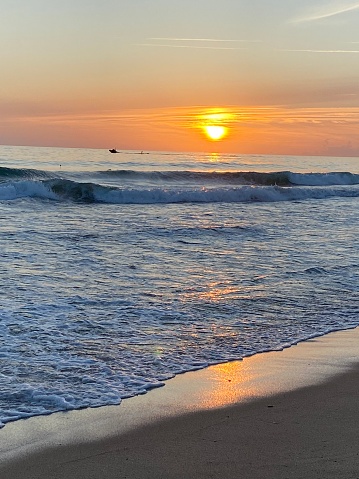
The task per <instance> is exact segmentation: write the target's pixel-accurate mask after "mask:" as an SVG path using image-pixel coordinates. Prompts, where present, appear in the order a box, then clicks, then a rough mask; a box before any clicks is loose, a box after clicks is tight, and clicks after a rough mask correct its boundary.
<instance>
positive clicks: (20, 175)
mask: <svg viewBox="0 0 359 479" xmlns="http://www.w3.org/2000/svg"><path fill="white" fill-rule="evenodd" d="M53 176H54V175H53V174H52V173H49V172H47V171H42V170H33V169H29V168H7V167H0V182H4V181H8V180H9V179H25V178H26V179H32V178H51V177H53Z"/></svg>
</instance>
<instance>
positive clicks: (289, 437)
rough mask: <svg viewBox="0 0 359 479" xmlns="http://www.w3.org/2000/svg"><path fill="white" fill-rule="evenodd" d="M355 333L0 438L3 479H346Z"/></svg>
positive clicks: (357, 457) (352, 462)
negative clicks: (118, 404) (323, 478)
mask: <svg viewBox="0 0 359 479" xmlns="http://www.w3.org/2000/svg"><path fill="white" fill-rule="evenodd" d="M358 352H359V330H358V329H355V330H349V331H342V332H338V333H333V334H329V335H327V336H324V337H322V338H319V339H316V340H311V341H307V342H304V343H300V344H299V345H297V346H294V347H291V348H288V349H286V350H284V351H280V352H271V353H264V354H258V355H256V356H253V357H251V358H247V359H245V360H243V361H236V362H231V363H225V364H221V365H217V366H213V367H210V368H207V369H205V370H202V371H196V372H192V373H186V374H183V375H180V376H178V377H176V378H174V379H172V380H170V381H168V382H167V383H166V386H165V387H164V388H161V389H158V390H154V391H151V392H150V393H148V394H146V395H144V396H139V397H136V398H132V399H129V400H125V401H123V403H122V404H121V405H120V406H111V407H103V408H98V409H88V410H83V411H74V412H69V413H57V414H53V415H51V416H46V417H37V418H31V419H29V420H21V421H17V422H15V423H10V424H8V425H6V426H5V428H3V429H2V430H1V431H0V458H1V465H0V477H4V478H5V477H6V478H7V479H23V478H26V479H35V478H36V479H45V478H46V479H48V478H51V479H63V478H66V479H69V478H76V479H82V478H86V479H88V478H99V479H100V478H101V479H103V478H106V479H115V478H116V479H117V478H119V477H121V478H127V479H132V478H133V479H134V478H136V479H142V478H147V479H152V478H156V479H159V478H168V479H171V478H173V479H175V478H176V479H177V478H178V479H179V478H194V479H196V478H210V477H214V478H217V477H218V478H219V477H220V478H223V479H233V478H237V477H241V478H251V479H256V478H276V479H281V478H304V477H306V478H307V477H310V478H311V479H315V478H319V477H321V478H322V477H326V478H328V477H329V478H331V477H333V478H346V479H350V478H356V479H357V478H358V477H359V473H358V471H359V449H358V440H359V426H358V425H357V417H359V399H358V398H359V393H358V391H359V361H358V357H359V356H358Z"/></svg>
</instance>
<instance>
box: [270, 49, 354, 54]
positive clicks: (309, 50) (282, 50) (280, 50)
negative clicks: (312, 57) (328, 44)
mask: <svg viewBox="0 0 359 479" xmlns="http://www.w3.org/2000/svg"><path fill="white" fill-rule="evenodd" d="M276 51H277V52H304V53H359V50H315V49H307V50H305V49H303V50H301V49H297V50H294V49H293V50H290V49H279V50H276Z"/></svg>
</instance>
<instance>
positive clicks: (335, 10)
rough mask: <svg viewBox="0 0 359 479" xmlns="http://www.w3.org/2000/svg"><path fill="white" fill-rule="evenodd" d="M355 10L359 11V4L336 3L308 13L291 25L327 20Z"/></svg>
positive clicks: (293, 20)
mask: <svg viewBox="0 0 359 479" xmlns="http://www.w3.org/2000/svg"><path fill="white" fill-rule="evenodd" d="M353 10H359V2H355V3H349V4H348V3H344V4H343V3H342V2H341V3H336V4H330V5H326V6H324V7H322V8H317V9H316V10H312V12H311V13H309V12H308V13H307V14H306V15H304V16H302V17H298V18H294V19H292V20H291V23H305V22H313V21H317V20H323V19H325V18H330V17H334V16H337V15H341V14H343V13H347V12H351V11H353Z"/></svg>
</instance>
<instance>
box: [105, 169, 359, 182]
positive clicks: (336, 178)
mask: <svg viewBox="0 0 359 479" xmlns="http://www.w3.org/2000/svg"><path fill="white" fill-rule="evenodd" d="M98 175H99V176H100V177H110V178H113V177H116V178H119V179H121V178H122V179H133V180H136V179H137V180H152V181H159V182H167V181H168V182H179V181H186V182H198V183H202V182H223V183H230V184H243V185H248V184H250V185H264V186H275V185H277V186H295V185H302V186H328V185H357V184H359V175H357V174H353V173H349V172H331V173H293V172H291V171H279V172H270V173H264V172H256V171H211V172H204V171H187V170H184V171H181V170H177V171H136V170H107V171H99V172H98Z"/></svg>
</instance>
